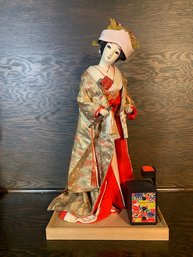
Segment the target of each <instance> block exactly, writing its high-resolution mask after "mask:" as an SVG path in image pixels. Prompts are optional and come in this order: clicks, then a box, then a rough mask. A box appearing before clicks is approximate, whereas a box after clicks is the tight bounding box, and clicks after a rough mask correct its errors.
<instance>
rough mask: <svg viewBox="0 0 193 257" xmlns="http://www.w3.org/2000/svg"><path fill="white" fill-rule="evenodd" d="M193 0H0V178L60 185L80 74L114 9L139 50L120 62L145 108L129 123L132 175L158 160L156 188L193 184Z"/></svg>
mask: <svg viewBox="0 0 193 257" xmlns="http://www.w3.org/2000/svg"><path fill="white" fill-rule="evenodd" d="M192 11H193V2H192V1H191V0H183V1H181V0H176V1H168V0H167V1H166V0H162V1H161V0H157V1H151V0H146V1H134V0H131V1H126V0H120V1H112V0H111V1H110V0H107V1H102V0H99V1H93V0H92V1H89V0H80V1H70V0H67V1H60V0H59V1H53V0H47V1H46V0H40V1H35V0H31V1H24V0H15V1H13V0H10V1H5V0H1V1H0V24H1V26H0V35H1V37H0V45H1V49H0V95H1V102H0V105H1V125H0V140H1V152H0V184H1V185H2V186H3V187H5V188H17V189H18V188H24V189H29V188H36V189H41V188H42V189H45V188H46V189H47V188H64V186H65V185H66V182H67V171H68V165H69V161H70V155H71V149H72V143H73V138H74V133H75V129H76V122H77V115H78V109H77V103H76V97H77V93H78V87H79V80H80V76H81V73H82V72H83V71H84V70H85V69H86V68H87V67H88V66H89V65H92V64H96V63H97V62H98V60H99V56H98V53H97V51H98V49H97V48H93V47H92V46H91V41H92V40H93V39H97V37H98V36H99V34H100V32H101V30H102V29H104V28H105V27H106V25H107V23H108V19H109V17H114V18H116V19H118V20H120V22H122V23H123V24H128V26H129V27H131V29H132V30H133V31H134V32H135V34H136V35H137V37H138V39H139V41H140V46H141V47H140V49H139V50H138V51H137V52H136V53H135V54H134V56H133V57H132V58H131V60H130V61H129V62H127V63H120V64H118V66H119V67H120V69H121V70H122V71H123V72H124V74H125V75H126V76H127V78H128V83H129V91H130V94H131V96H132V97H133V98H134V100H135V102H136V105H137V107H138V110H139V116H138V118H137V119H136V120H135V121H133V122H129V150H130V154H131V158H132V163H133V166H134V170H135V174H136V177H139V171H140V167H141V166H142V165H144V164H153V165H155V167H156V168H157V171H158V186H160V187H186V188H187V187H193V172H192V167H193V158H192V152H193V143H192V142H193V136H192V135H193V133H192V122H193V108H192V102H193V94H192V91H193V90H192V89H193V86H192V77H193V73H192V66H193V55H192V48H193V38H192V28H193V16H192Z"/></svg>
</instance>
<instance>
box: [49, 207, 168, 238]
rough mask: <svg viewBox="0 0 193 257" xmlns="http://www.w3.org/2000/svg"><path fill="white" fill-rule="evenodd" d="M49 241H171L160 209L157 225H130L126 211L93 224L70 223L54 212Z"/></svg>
mask: <svg viewBox="0 0 193 257" xmlns="http://www.w3.org/2000/svg"><path fill="white" fill-rule="evenodd" d="M46 238H47V240H169V228H168V226H167V224H166V222H165V220H164V218H163V215H162V213H161V211H160V210H159V209H158V223H157V224H156V225H130V224H129V220H128V216H127V212H126V210H122V211H121V212H120V213H119V214H116V213H115V214H111V215H110V216H109V217H108V218H106V219H104V220H102V221H99V222H96V223H93V224H77V223H69V222H66V221H63V220H61V219H59V218H58V213H57V212H54V214H53V215H52V217H51V219H50V222H49V224H48V226H47V228H46Z"/></svg>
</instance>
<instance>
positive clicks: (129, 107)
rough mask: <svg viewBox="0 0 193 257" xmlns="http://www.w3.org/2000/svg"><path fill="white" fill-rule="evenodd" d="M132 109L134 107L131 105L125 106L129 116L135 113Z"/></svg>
mask: <svg viewBox="0 0 193 257" xmlns="http://www.w3.org/2000/svg"><path fill="white" fill-rule="evenodd" d="M131 107H132V105H130V104H127V105H126V106H125V112H126V113H127V114H130V113H132V112H133V109H132V108H131Z"/></svg>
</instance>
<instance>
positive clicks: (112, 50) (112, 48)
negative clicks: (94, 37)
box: [101, 43, 121, 65]
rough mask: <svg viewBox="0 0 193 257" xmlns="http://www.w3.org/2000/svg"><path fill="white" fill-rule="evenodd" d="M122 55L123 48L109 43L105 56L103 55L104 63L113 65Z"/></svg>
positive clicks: (104, 52)
mask: <svg viewBox="0 0 193 257" xmlns="http://www.w3.org/2000/svg"><path fill="white" fill-rule="evenodd" d="M120 53H121V48H120V46H119V45H117V44H116V43H107V44H106V46H105V48H104V51H103V54H102V57H101V59H102V61H103V62H104V64H107V65H111V64H113V63H114V62H115V61H116V60H117V58H118V57H119V55H120Z"/></svg>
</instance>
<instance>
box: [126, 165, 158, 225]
mask: <svg viewBox="0 0 193 257" xmlns="http://www.w3.org/2000/svg"><path fill="white" fill-rule="evenodd" d="M145 167H147V166H145ZM148 167H149V166H148ZM153 169H154V168H153ZM142 170H143V168H142ZM144 172H145V171H144ZM153 174H154V175H155V169H154V171H151V174H149V175H150V177H151V179H152V180H153V181H151V180H133V181H128V182H127V200H126V207H127V210H128V216H129V220H130V223H131V224H132V225H137V224H139V225H147V224H149V225H150V224H156V223H157V190H156V185H155V183H154V182H155V176H153ZM145 177H146V178H148V175H147V173H146V172H145Z"/></svg>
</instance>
